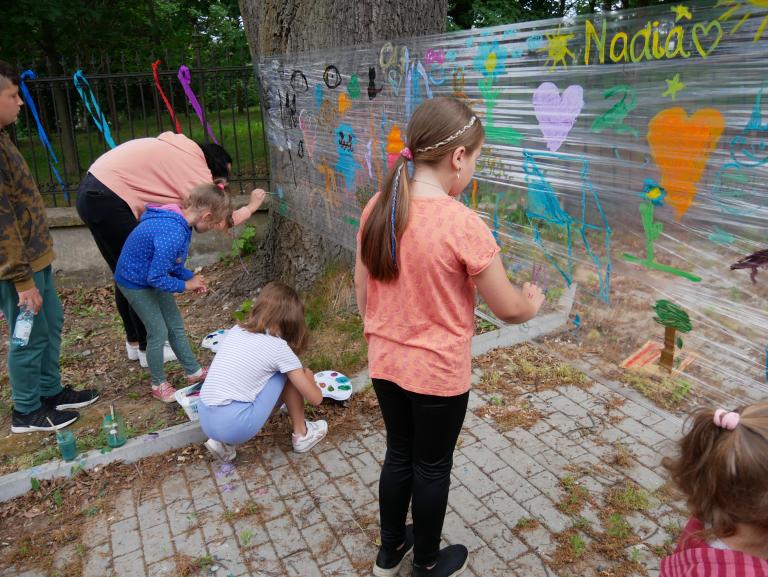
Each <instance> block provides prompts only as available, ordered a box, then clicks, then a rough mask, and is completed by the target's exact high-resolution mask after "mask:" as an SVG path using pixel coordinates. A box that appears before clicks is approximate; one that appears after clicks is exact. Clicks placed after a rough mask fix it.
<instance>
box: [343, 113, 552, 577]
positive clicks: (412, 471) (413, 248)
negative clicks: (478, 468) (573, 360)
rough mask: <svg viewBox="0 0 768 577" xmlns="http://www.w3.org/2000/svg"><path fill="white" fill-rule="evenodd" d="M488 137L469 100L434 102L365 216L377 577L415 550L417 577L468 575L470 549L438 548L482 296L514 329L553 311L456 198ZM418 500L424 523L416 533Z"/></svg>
mask: <svg viewBox="0 0 768 577" xmlns="http://www.w3.org/2000/svg"><path fill="white" fill-rule="evenodd" d="M484 138H485V132H484V131H483V127H482V125H481V123H480V119H479V118H478V117H477V116H475V115H474V113H473V112H472V110H471V109H470V108H468V107H467V106H466V105H465V104H463V103H462V102H460V101H459V100H456V99H454V98H435V99H431V100H427V101H425V102H424V103H423V104H421V105H420V106H419V107H418V108H417V109H416V111H415V112H414V114H413V117H412V118H411V120H410V122H409V124H408V129H407V142H408V147H406V148H404V149H403V150H402V152H401V153H400V156H399V157H398V158H397V160H396V161H395V163H394V164H393V166H392V169H391V172H390V173H389V175H388V178H387V180H386V182H385V186H384V188H383V190H382V191H381V192H380V193H378V194H376V195H375V196H374V197H373V198H372V199H371V200H370V202H369V203H368V205H367V206H366V207H365V210H364V211H363V215H362V218H361V224H360V231H359V233H358V243H357V258H356V264H355V285H356V289H357V302H358V306H359V308H360V311H361V314H362V315H363V317H364V321H365V336H366V339H367V340H368V363H369V371H370V375H371V378H372V380H373V386H374V389H375V391H376V395H377V397H378V400H379V405H380V406H381V412H382V415H383V417H384V423H385V425H386V429H387V453H386V457H385V460H384V466H383V468H382V471H381V478H380V482H379V505H380V516H381V544H382V545H381V549H380V550H379V553H378V556H377V558H376V562H375V563H374V566H373V573H374V575H376V576H377V577H389V576H393V575H396V574H397V572H398V570H399V568H400V565H401V564H402V562H403V558H404V557H405V555H406V554H407V553H408V552H409V551H410V550H411V549H412V548H415V553H414V569H413V575H414V577H420V576H422V575H439V576H440V577H448V576H452V575H458V574H459V573H461V572H462V571H463V570H464V568H465V567H466V563H467V558H468V552H467V549H466V547H464V546H463V545H452V546H450V547H446V548H444V549H442V550H440V534H441V532H442V527H443V520H444V518H445V510H446V506H447V503H448V489H449V485H450V472H451V466H452V465H453V451H454V448H455V446H456V440H457V438H458V435H459V432H460V431H461V426H462V423H463V422H464V415H465V413H466V410H467V400H468V398H469V386H470V374H471V341H472V335H473V332H474V319H473V311H474V305H475V287H477V288H478V289H479V291H480V294H481V295H482V297H483V298H484V299H485V301H486V302H487V303H488V305H489V306H490V308H491V310H492V311H493V312H494V313H495V314H496V315H497V316H498V317H499V318H501V319H502V320H504V321H506V322H512V323H522V322H525V321H527V320H529V319H531V318H533V317H534V316H535V315H536V313H537V312H538V310H539V308H540V306H541V304H542V303H543V301H544V295H543V294H542V292H541V290H540V289H539V288H538V287H537V286H535V285H532V284H526V285H525V286H524V287H523V289H522V292H521V291H520V290H518V289H516V288H515V287H513V286H512V285H511V284H510V282H509V280H508V279H507V276H506V272H505V270H504V267H503V265H502V262H501V258H500V257H499V247H498V246H497V244H496V242H495V240H494V238H493V235H492V234H491V231H490V230H489V229H488V227H487V226H486V225H485V224H484V223H483V221H482V220H480V218H479V217H478V216H477V214H475V213H474V212H473V211H472V210H470V209H469V208H467V207H465V206H464V205H463V204H461V203H460V202H457V201H456V200H455V197H456V196H458V195H459V194H460V193H461V192H462V190H464V188H465V187H466V186H467V184H468V183H469V181H470V180H471V178H472V175H473V173H474V170H475V162H476V160H477V157H478V156H479V155H480V150H481V148H482V145H483V140H484ZM409 161H410V162H413V176H412V177H409V176H408V171H407V169H406V168H405V167H406V163H407V162H409ZM411 502H412V516H413V522H414V525H413V526H411V525H408V526H407V527H406V524H405V519H406V515H407V512H408V505H409V503H411ZM414 544H415V546H414Z"/></svg>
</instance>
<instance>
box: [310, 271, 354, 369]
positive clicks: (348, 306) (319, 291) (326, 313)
mask: <svg viewBox="0 0 768 577" xmlns="http://www.w3.org/2000/svg"><path fill="white" fill-rule="evenodd" d="M304 319H305V322H306V323H307V327H308V328H309V329H310V331H311V339H310V345H309V349H308V350H307V352H306V354H305V355H304V358H302V360H303V361H304V363H305V365H306V366H308V367H309V368H310V369H312V370H313V371H324V370H334V371H339V372H341V373H344V374H346V375H351V374H354V373H356V372H357V371H359V370H360V369H361V368H363V367H364V366H365V363H366V361H367V357H368V346H367V344H366V342H365V338H364V336H363V319H362V318H361V317H360V315H359V314H358V312H357V303H356V302H355V288H354V277H353V274H352V271H350V270H348V269H346V268H343V267H341V266H340V265H333V264H332V265H330V266H329V267H328V268H327V269H326V271H325V273H324V274H323V276H322V277H321V278H320V280H319V281H318V282H317V283H316V284H315V286H314V287H313V288H312V291H311V293H309V294H307V295H305V297H304Z"/></svg>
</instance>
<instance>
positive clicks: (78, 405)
mask: <svg viewBox="0 0 768 577" xmlns="http://www.w3.org/2000/svg"><path fill="white" fill-rule="evenodd" d="M98 400H99V393H98V392H97V391H95V390H93V389H85V390H84V391H76V390H75V389H73V388H72V387H70V386H69V385H67V386H66V387H64V388H63V389H61V391H59V392H58V394H56V395H53V396H52V397H40V402H41V403H43V405H45V406H46V407H49V408H52V409H56V410H57V411H63V410H65V409H82V408H83V407H87V406H88V405H91V404H93V403H95V402H96V401H98Z"/></svg>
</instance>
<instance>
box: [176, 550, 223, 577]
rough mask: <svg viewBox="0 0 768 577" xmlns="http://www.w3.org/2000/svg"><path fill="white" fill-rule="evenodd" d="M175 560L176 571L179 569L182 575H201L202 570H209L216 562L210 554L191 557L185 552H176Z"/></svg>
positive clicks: (182, 576)
mask: <svg viewBox="0 0 768 577" xmlns="http://www.w3.org/2000/svg"><path fill="white" fill-rule="evenodd" d="M173 560H174V562H175V564H176V571H178V575H179V576H180V577H192V576H193V575H199V574H200V572H201V571H207V570H208V569H209V568H210V567H212V566H213V565H214V563H215V561H214V559H213V557H211V556H210V555H203V556H201V557H191V556H189V555H185V554H184V553H176V556H175V557H174V558H173Z"/></svg>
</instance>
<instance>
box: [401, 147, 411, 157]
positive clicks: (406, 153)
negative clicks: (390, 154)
mask: <svg viewBox="0 0 768 577" xmlns="http://www.w3.org/2000/svg"><path fill="white" fill-rule="evenodd" d="M400 156H402V157H403V158H407V159H408V160H413V153H412V152H411V149H410V148H408V147H407V146H406V147H405V148H403V149H402V150H401V151H400Z"/></svg>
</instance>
